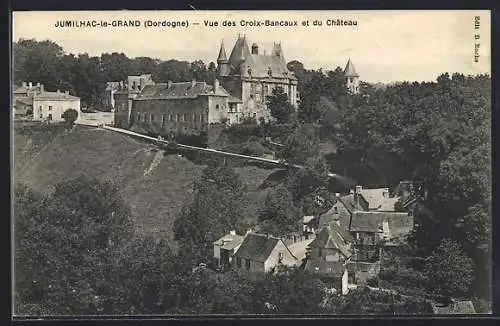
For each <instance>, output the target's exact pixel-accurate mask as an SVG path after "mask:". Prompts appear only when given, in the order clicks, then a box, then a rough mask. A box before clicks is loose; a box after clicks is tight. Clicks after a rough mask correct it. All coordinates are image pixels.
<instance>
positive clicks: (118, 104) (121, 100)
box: [113, 74, 155, 128]
mask: <svg viewBox="0 0 500 326" xmlns="http://www.w3.org/2000/svg"><path fill="white" fill-rule="evenodd" d="M154 84H155V83H154V81H153V79H152V77H151V74H144V75H140V76H128V77H127V79H126V80H125V81H121V82H120V83H119V86H118V89H117V90H114V91H113V94H114V95H113V101H114V110H115V125H116V126H117V127H120V128H129V127H130V124H131V122H132V117H131V114H132V105H133V101H134V99H135V98H136V97H137V96H138V95H139V94H140V93H141V92H142V90H143V89H144V88H145V87H146V86H147V85H154Z"/></svg>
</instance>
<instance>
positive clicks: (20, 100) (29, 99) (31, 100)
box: [16, 96, 33, 105]
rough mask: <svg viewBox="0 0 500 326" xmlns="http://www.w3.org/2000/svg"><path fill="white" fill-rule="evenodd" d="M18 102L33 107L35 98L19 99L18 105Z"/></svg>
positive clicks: (17, 100)
mask: <svg viewBox="0 0 500 326" xmlns="http://www.w3.org/2000/svg"><path fill="white" fill-rule="evenodd" d="M17 102H19V103H21V104H24V105H33V96H28V97H20V98H17V99H16V104H17Z"/></svg>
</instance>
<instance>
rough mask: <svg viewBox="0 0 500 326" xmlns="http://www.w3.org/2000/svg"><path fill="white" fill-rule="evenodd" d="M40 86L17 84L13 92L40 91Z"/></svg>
mask: <svg viewBox="0 0 500 326" xmlns="http://www.w3.org/2000/svg"><path fill="white" fill-rule="evenodd" d="M41 88H42V86H41V85H32V86H31V88H30V87H29V86H28V85H27V86H17V87H16V88H15V89H14V90H13V93H14V94H24V93H27V92H28V91H30V92H40V91H41Z"/></svg>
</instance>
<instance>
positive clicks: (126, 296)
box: [105, 236, 178, 314]
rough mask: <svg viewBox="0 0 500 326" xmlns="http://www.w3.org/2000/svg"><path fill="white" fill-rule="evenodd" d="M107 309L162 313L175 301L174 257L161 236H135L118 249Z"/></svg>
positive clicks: (135, 312)
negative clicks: (158, 237) (156, 237)
mask: <svg viewBox="0 0 500 326" xmlns="http://www.w3.org/2000/svg"><path fill="white" fill-rule="evenodd" d="M119 253H120V254H119V256H118V257H117V259H116V261H115V264H114V266H113V267H114V269H115V273H113V274H112V275H111V277H112V283H111V284H112V285H113V286H112V289H111V291H112V293H110V294H112V295H110V296H109V299H108V300H106V302H105V303H106V305H107V306H108V307H107V309H106V310H107V311H112V312H113V313H115V314H163V313H165V312H166V311H167V310H168V309H170V308H171V307H172V306H174V305H176V304H177V296H176V293H175V292H174V291H173V289H174V288H175V287H176V283H177V281H178V276H177V273H176V258H175V256H174V254H173V253H172V251H171V249H170V247H169V246H168V244H167V243H166V241H164V240H157V239H153V238H152V237H150V236H145V237H135V238H134V239H133V240H132V241H130V242H128V243H127V244H125V245H124V246H123V247H122V248H121V250H120V251H119Z"/></svg>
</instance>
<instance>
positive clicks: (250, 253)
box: [233, 232, 300, 274]
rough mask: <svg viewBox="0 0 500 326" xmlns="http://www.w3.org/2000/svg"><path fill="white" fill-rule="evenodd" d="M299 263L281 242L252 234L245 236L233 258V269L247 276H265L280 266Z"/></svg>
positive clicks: (269, 237)
mask: <svg viewBox="0 0 500 326" xmlns="http://www.w3.org/2000/svg"><path fill="white" fill-rule="evenodd" d="M234 262H235V263H234ZM299 263H300V261H299V260H298V259H297V257H295V256H294V255H293V254H292V252H291V251H290V249H289V248H288V247H287V245H286V244H285V243H284V242H283V240H281V239H279V238H276V237H273V236H270V235H265V234H258V233H253V232H252V233H248V234H247V235H246V237H245V240H243V243H242V244H241V245H240V247H239V248H238V250H237V251H236V253H235V254H234V256H233V268H234V269H235V270H236V271H237V272H240V273H247V274H265V273H268V272H271V271H272V270H273V269H275V268H276V267H278V266H280V265H283V266H297V264H299Z"/></svg>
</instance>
